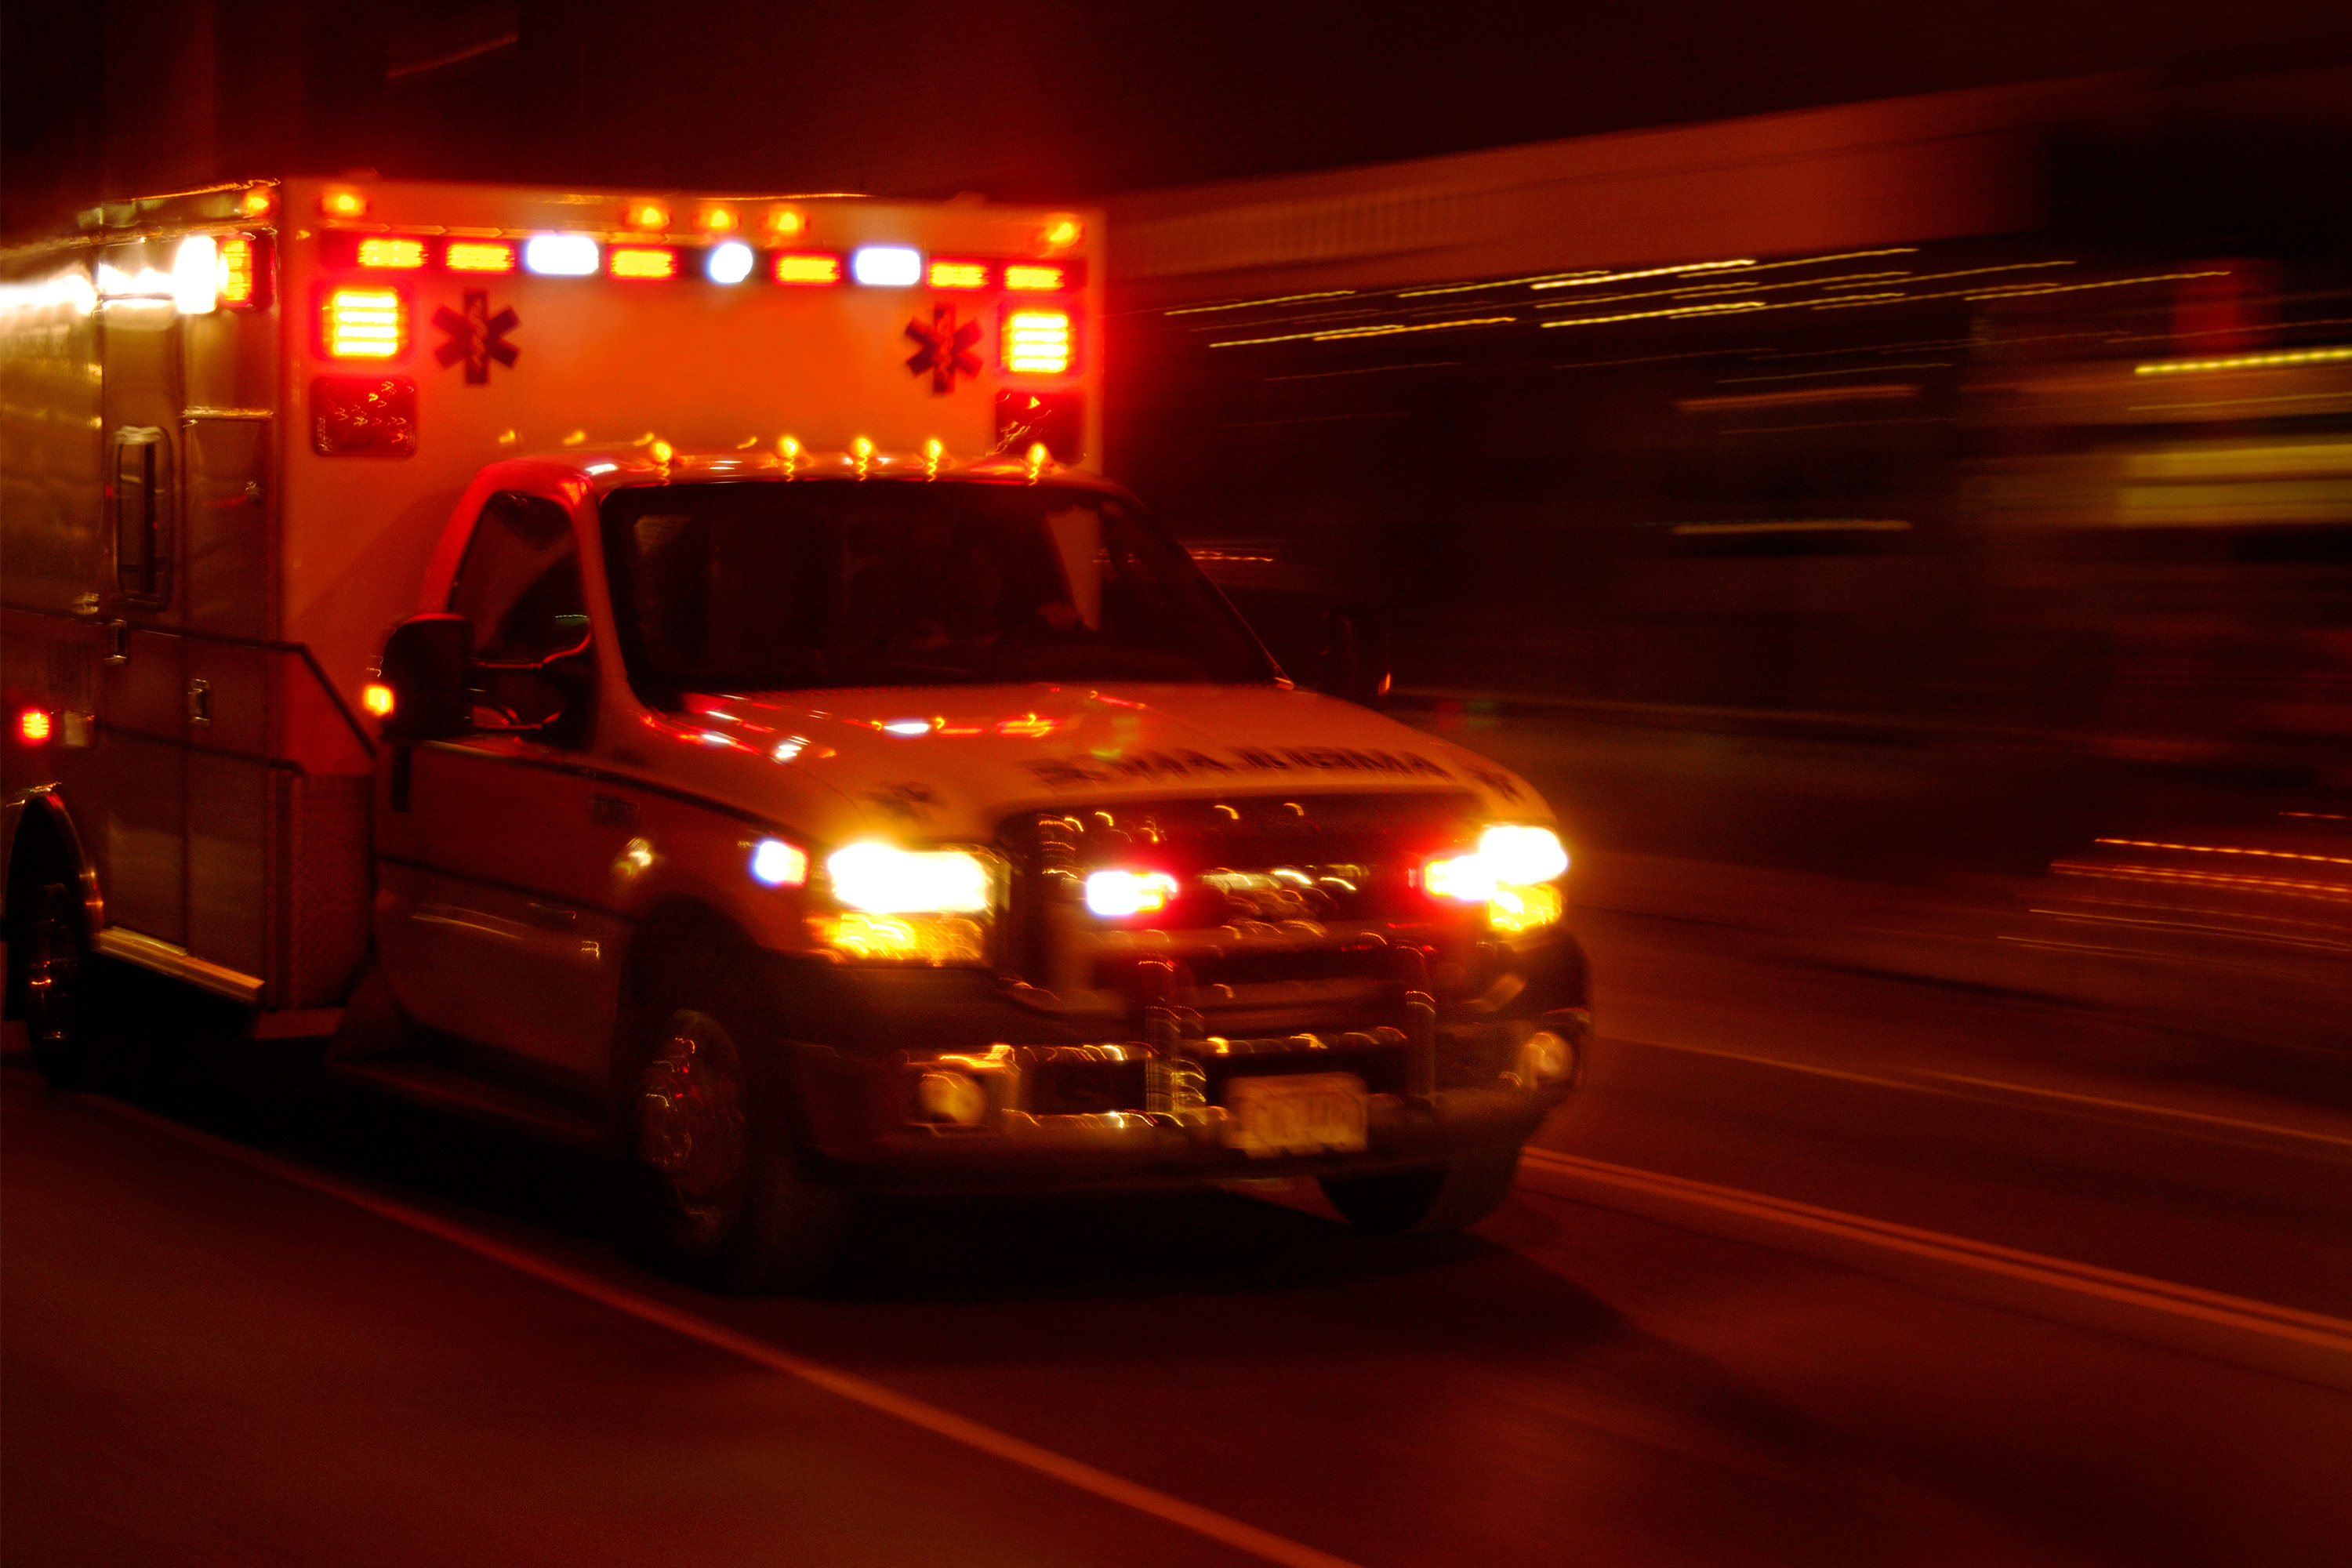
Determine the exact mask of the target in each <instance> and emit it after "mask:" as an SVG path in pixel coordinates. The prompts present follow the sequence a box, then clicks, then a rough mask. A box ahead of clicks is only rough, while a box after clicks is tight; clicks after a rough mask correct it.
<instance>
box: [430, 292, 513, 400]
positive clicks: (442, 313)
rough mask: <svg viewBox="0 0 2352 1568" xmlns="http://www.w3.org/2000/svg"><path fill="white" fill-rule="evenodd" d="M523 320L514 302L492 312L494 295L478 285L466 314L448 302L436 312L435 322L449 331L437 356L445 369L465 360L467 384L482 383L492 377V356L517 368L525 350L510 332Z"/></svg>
mask: <svg viewBox="0 0 2352 1568" xmlns="http://www.w3.org/2000/svg"><path fill="white" fill-rule="evenodd" d="M521 320H522V318H520V316H517V315H516V314H515V313H514V307H513V306H511V305H509V306H508V307H507V308H505V309H504V310H500V311H499V313H498V314H497V315H495V316H493V315H491V314H490V297H489V296H488V294H486V293H484V292H482V291H481V290H480V289H467V290H466V310H465V314H463V315H459V314H458V313H457V311H455V310H451V309H449V307H448V306H446V305H444V306H442V307H441V308H440V309H439V310H436V311H434V312H433V324H434V325H435V326H436V327H438V328H440V329H441V330H442V331H445V332H446V333H448V334H449V341H448V342H446V343H443V344H442V345H441V346H440V347H439V348H437V349H435V350H434V351H433V357H434V358H435V359H436V360H438V361H440V362H441V368H442V369H443V370H446V369H448V368H449V367H450V366H451V365H453V364H456V363H457V362H458V361H459V360H464V361H465V362H466V383H467V385H469V386H480V385H482V384H484V383H486V382H488V380H489V379H490V362H491V361H492V360H496V361H498V362H499V363H500V364H502V365H505V366H506V367H507V368H508V369H509V370H511V369H513V368H514V362H515V358H516V356H517V355H518V354H519V353H521V351H520V349H517V348H516V347H515V346H514V344H512V343H510V342H507V334H508V333H509V332H511V331H514V330H515V328H516V327H517V326H518V325H520V322H521Z"/></svg>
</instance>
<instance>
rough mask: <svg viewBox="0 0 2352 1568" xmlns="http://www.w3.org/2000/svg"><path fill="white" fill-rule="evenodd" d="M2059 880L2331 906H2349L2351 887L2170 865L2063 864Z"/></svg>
mask: <svg viewBox="0 0 2352 1568" xmlns="http://www.w3.org/2000/svg"><path fill="white" fill-rule="evenodd" d="M2050 869H2051V871H2052V873H2053V875H2056V876H2060V877H2096V878H2099V879H2103V880H2110V881H2118V882H2195V883H2198V884H2200V885H2201V886H2210V887H2218V888H2256V889H2262V890H2263V891H2264V892H2269V893H2276V894H2279V895H2280V896H2281V897H2284V898H2290V899H2317V900H2323V901H2324V902H2326V903H2331V904H2352V884H2348V883H2344V882H2298V881H2295V880H2294V879H2291V878H2286V877H2254V876H2247V875H2242V874H2239V873H2234V872H2229V871H2184V870H2181V869H2179V868H2178V867H2172V866H2132V865H2116V866H2101V867H2097V868H2091V867H2084V866H2072V865H2067V864H2064V863H2063V862H2062V863H2061V864H2059V865H2055V866H2053V867H2051V868H2050Z"/></svg>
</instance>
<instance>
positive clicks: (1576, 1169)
mask: <svg viewBox="0 0 2352 1568" xmlns="http://www.w3.org/2000/svg"><path fill="white" fill-rule="evenodd" d="M1530 1168H1532V1170H1533V1172H1534V1173H1537V1174H1538V1175H1542V1174H1552V1175H1558V1176H1564V1177H1569V1178H1571V1179H1573V1180H1574V1181H1577V1182H1580V1183H1588V1184H1598V1185H1601V1186H1603V1187H1614V1188H1619V1189H1625V1190H1631V1191H1635V1192H1640V1193H1643V1194H1649V1195H1651V1196H1654V1197H1661V1198H1666V1199H1670V1200H1672V1201H1674V1202H1675V1203H1680V1204H1688V1205H1696V1206H1698V1207H1701V1208H1708V1209H1715V1210H1718V1211H1721V1212H1724V1213H1728V1214H1736V1215H1740V1216H1742V1217H1744V1218H1748V1219H1758V1220H1764V1221H1767V1222H1769V1223H1770V1224H1773V1225H1776V1226H1787V1227H1790V1228H1793V1229H1798V1230H1806V1231H1812V1232H1815V1233H1817V1234H1821V1235H1825V1236H1832V1237H1837V1238H1839V1239H1841V1240H1844V1241H1851V1242H1862V1243H1864V1244H1866V1245H1868V1246H1871V1247H1880V1248H1885V1249H1887V1250H1891V1251H1895V1252H1902V1253H1907V1254H1909V1255H1911V1256H1913V1257H1917V1258H1930V1259H1933V1260H1935V1261H1936V1262H1938V1263H1944V1264H1948V1265H1951V1266H1953V1267H1956V1268H1968V1269H1973V1270H1976V1271H1978V1272H1981V1273H1987V1274H1997V1275H2000V1276H2003V1277H2005V1278H2007V1279H2021V1280H2024V1281H2027V1282H2029V1283H2032V1284H2035V1285H2041V1286H2045V1287H2049V1288H2053V1289H2060V1290H2065V1291H2069V1292H2072V1293H2074V1294H2077V1295H2084V1296H2092V1297H2096V1298H2099V1299H2101V1300H2107V1301H2115V1302H2120V1303H2122V1304H2124V1305H2126V1306H2131V1307H2137V1308H2141V1309H2144V1310H2148V1311H2153V1312H2163V1313H2167V1314H2169V1315H2171V1316H2175V1317H2180V1318H2188V1319H2193V1320H2195V1321H2199V1322H2203V1323H2210V1324H2215V1325H2218V1326H2221V1327H2223V1328H2229V1329H2235V1330H2238V1331H2242V1332H2247V1333H2253V1334H2260V1335H2263V1336H2265V1337H2268V1338H2272V1339H2277V1340H2284V1341H2287V1342H2293V1343H2295V1344H2299V1345H2305V1346H2309V1347H2312V1348H2315V1349H2318V1350H2323V1351H2326V1352H2331V1353H2333V1354H2336V1355H2340V1356H2346V1357H2352V1321H2345V1320H2344V1319H2341V1318H2331V1317H2327V1316H2326V1315H2325V1314H2323V1313H2319V1312H2306V1311H2304V1310H2300V1309H2299V1308H2294V1307H2282V1306H2278V1305H2276V1304H2274V1303H2273V1302H2269V1301H2256V1300H2250V1299H2248V1298H2246V1297H2243V1296H2228V1295H2224V1294H2222V1293H2221V1292H2220V1291H2217V1290H2205V1289H2199V1288H2197V1287H2196V1286H2193V1285H2176V1284H2173V1283H2172V1282H2171V1281H2169V1280H2164V1279H2147V1278H2146V1277H2145V1276H2142V1275H2137V1274H2126V1273H2123V1272H2120V1271H2119V1270H2116V1269H2113V1268H2099V1267H2097V1266H2096V1265H2094V1264H2089V1263H2076V1262H2074V1261H2072V1260H2071V1259H2068V1258H2052V1257H2049V1256H2047V1255H2045V1254H2042V1253H2039V1252H2025V1251H2021V1250H2020V1249H2018V1248H2016V1247H2000V1246H1996V1245H1995V1244H1993V1243H1991V1242H1988V1241H1974V1240H1971V1239H1969V1237H1958V1236H1947V1235H1945V1234H1943V1233H1942V1232H1940V1231H1933V1230H1921V1229H1918V1228H1916V1226H1906V1225H1895V1224H1893V1223H1892V1222H1890V1221H1886V1220H1877V1219H1870V1218H1867V1217H1865V1216H1864V1215H1853V1214H1845V1213H1843V1212H1841V1211H1839V1210H1837V1209H1826V1208H1820V1207H1816V1206H1815V1205H1811V1204H1803V1203H1798V1202H1796V1201H1794V1200H1793V1199H1789V1198H1776V1197H1769V1196H1767V1195H1765V1194H1761V1193H1751V1192H1746V1191H1743V1190H1741V1189H1739V1188H1737V1187H1719V1186H1717V1185H1715V1184H1713V1183H1711V1182H1699V1181H1693V1180H1691V1179H1690V1178H1688V1177H1685V1176H1669V1175H1666V1174H1664V1173H1662V1172H1658V1171H1643V1170H1638V1169H1635V1168H1634V1167H1633V1166H1630V1165H1616V1164H1611V1163H1608V1162H1606V1161H1602V1160H1588V1159H1585V1158H1583V1157H1582V1156H1580V1155H1576V1154H1562V1153H1558V1152H1554V1151H1552V1150H1549V1149H1529V1150H1528V1151H1527V1152H1526V1154H1525V1155H1524V1156H1523V1158H1522V1163H1521V1172H1522V1179H1523V1180H1524V1179H1525V1176H1526V1174H1527V1173H1528V1171H1529V1169H1530Z"/></svg>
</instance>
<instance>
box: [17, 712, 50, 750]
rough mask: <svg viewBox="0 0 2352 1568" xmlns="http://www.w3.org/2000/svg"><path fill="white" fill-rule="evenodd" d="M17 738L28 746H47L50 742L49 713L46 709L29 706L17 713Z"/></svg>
mask: <svg viewBox="0 0 2352 1568" xmlns="http://www.w3.org/2000/svg"><path fill="white" fill-rule="evenodd" d="M16 738H17V739H18V740H20V741H22V742H25V744H26V745H28V746H46V745H47V744H48V742H49V715H48V712H47V710H46V709H41V708H27V709H26V710H24V711H23V712H22V713H19V714H17V715H16Z"/></svg>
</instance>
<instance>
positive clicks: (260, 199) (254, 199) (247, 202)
mask: <svg viewBox="0 0 2352 1568" xmlns="http://www.w3.org/2000/svg"><path fill="white" fill-rule="evenodd" d="M276 199H277V198H276V197H274V196H272V195H270V194H269V191H268V187H266V186H262V185H256V186H254V187H253V189H251V190H249V191H247V192H246V193H245V199H244V200H243V201H241V202H239V203H237V206H238V208H239V210H241V211H242V212H243V213H244V214H245V216H247V217H259V216H261V215H262V214H263V213H266V212H268V210H269V206H270V204H271V203H272V202H273V201H275V200H276Z"/></svg>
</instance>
